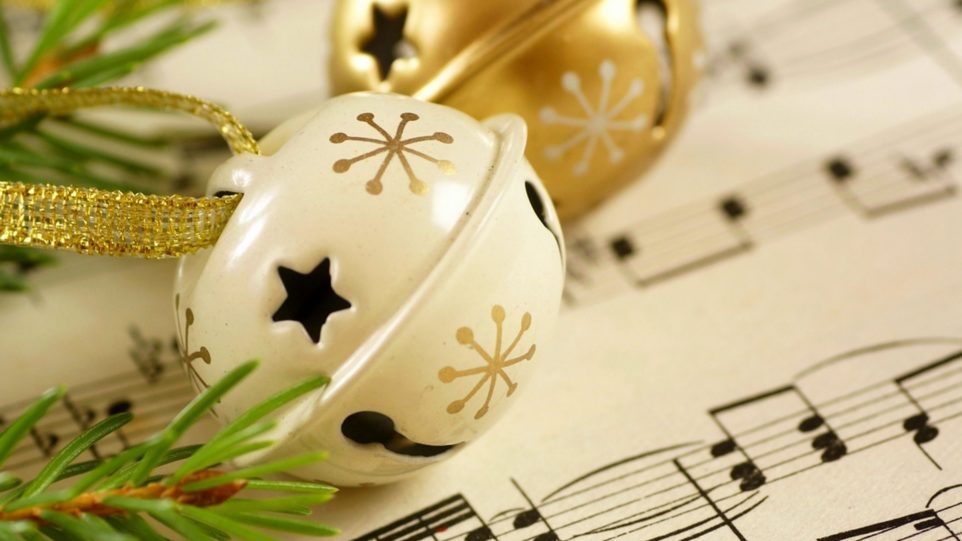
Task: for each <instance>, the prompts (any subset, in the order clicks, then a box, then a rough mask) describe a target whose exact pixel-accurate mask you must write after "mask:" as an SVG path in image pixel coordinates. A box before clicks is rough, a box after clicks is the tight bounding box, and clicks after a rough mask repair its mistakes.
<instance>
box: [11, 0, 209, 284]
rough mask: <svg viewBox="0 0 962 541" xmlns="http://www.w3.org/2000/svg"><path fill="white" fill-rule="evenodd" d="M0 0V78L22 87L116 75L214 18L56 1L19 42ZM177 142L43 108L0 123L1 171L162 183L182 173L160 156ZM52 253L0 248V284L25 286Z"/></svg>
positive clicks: (82, 0)
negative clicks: (167, 168) (109, 42)
mask: <svg viewBox="0 0 962 541" xmlns="http://www.w3.org/2000/svg"><path fill="white" fill-rule="evenodd" d="M3 4H4V0H0V81H3V80H5V81H6V84H7V85H9V86H16V87H24V88H60V87H75V88H79V87H90V86H99V85H103V84H106V83H110V82H112V81H115V80H117V79H119V78H121V77H123V76H126V75H128V74H130V73H132V72H133V71H135V70H136V69H137V67H138V66H140V65H142V64H144V63H145V62H148V61H150V60H152V59H154V58H156V57H158V56H160V55H162V54H163V53H165V52H167V51H169V50H171V49H172V48H174V47H176V46H178V45H180V44H182V43H184V42H186V41H189V40H191V39H193V38H195V37H197V36H199V35H201V34H204V33H206V32H208V31H209V30H211V29H212V28H213V26H214V24H213V23H212V22H200V21H196V20H194V19H193V18H192V17H190V16H188V15H187V13H188V12H187V11H180V12H177V13H174V12H175V10H178V9H180V8H184V7H185V6H186V5H187V4H188V1H187V0H57V1H56V2H55V3H54V4H53V5H52V6H51V8H50V10H49V11H47V12H46V13H45V14H44V15H43V23H42V26H41V28H40V31H39V34H38V35H37V38H36V40H35V41H34V42H33V44H32V45H31V46H30V47H26V48H25V49H26V50H23V51H18V50H16V49H15V47H14V43H13V40H11V36H10V32H9V27H8V24H9V20H8V18H7V15H8V12H7V10H6V9H5V8H4V6H3ZM163 14H167V16H171V15H172V14H173V15H176V16H174V17H172V19H171V22H169V23H168V24H166V25H164V26H162V27H161V28H160V29H159V30H156V31H154V32H153V33H149V34H147V35H145V36H144V37H142V38H140V39H139V40H137V41H136V42H134V43H132V44H130V45H127V46H125V47H123V48H120V49H116V50H110V51H105V50H104V49H102V47H101V45H102V43H103V42H104V40H105V39H107V38H110V37H112V36H114V35H115V34H117V33H118V32H120V31H123V30H127V29H129V28H130V27H131V26H132V25H134V24H137V23H141V22H143V21H145V20H147V19H150V18H153V17H158V16H162V15H163ZM159 20H160V19H158V21H159ZM171 144H172V141H171V140H169V139H164V138H152V137H144V136H142V135H139V134H136V133H134V132H132V131H129V130H126V129H123V128H119V127H116V126H108V125H105V124H100V123H95V122H91V121H89V120H80V119H77V118H74V117H73V116H66V117H59V118H47V117H44V116H38V117H35V118H31V119H28V120H26V121H23V122H20V123H18V124H16V125H14V126H10V127H5V128H0V180H8V181H19V182H28V183H59V184H80V185H86V186H95V187H98V188H103V189H115V190H131V189H135V187H136V190H138V191H148V192H149V191H157V189H158V186H160V187H163V186H164V185H168V186H169V185H172V184H174V183H175V180H176V179H175V175H173V174H170V173H167V172H164V171H162V170H161V169H160V168H158V167H157V166H156V165H154V162H156V161H157V160H155V159H154V158H155V157H156V156H157V155H160V153H163V152H168V151H169V148H170V145H171ZM132 155H133V156H136V157H131V156H132ZM54 262H55V259H54V258H53V257H51V256H49V255H46V254H43V253H41V252H38V251H36V250H32V249H27V250H9V249H6V248H2V249H0V292H3V291H24V290H26V289H27V288H28V282H27V280H26V276H27V274H28V273H29V271H31V270H33V269H35V268H37V267H40V266H45V265H50V264H52V263H54Z"/></svg>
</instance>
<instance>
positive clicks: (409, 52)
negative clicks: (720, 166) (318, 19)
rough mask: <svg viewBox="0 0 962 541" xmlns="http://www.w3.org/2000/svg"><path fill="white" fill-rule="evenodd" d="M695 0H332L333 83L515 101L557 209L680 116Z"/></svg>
mask: <svg viewBox="0 0 962 541" xmlns="http://www.w3.org/2000/svg"><path fill="white" fill-rule="evenodd" d="M696 19H697V13H696V10H695V6H694V2H693V1H692V0H487V1H485V2H454V1H450V0H340V1H339V2H338V4H337V8H336V11H335V14H334V17H333V20H332V22H333V28H332V37H333V40H334V42H333V49H332V58H331V63H330V65H331V85H332V89H333V91H334V93H335V94H340V93H345V92H352V91H357V90H364V89H368V90H378V91H391V92H398V93H402V94H409V95H413V96H415V97H418V98H421V99H424V100H429V101H436V102H440V103H444V104H445V105H449V106H453V107H456V108H458V109H461V110H462V111H465V112H467V113H468V114H471V115H473V116H474V117H476V118H486V117H488V116H491V115H493V114H496V113H502V112H513V113H516V114H519V115H521V116H522V117H524V119H525V121H526V122H527V124H528V130H529V146H528V155H527V157H528V159H529V160H530V161H531V163H532V164H533V165H534V167H535V169H536V170H537V171H538V173H539V175H541V177H542V179H544V183H545V184H546V185H547V187H548V190H549V191H550V193H551V197H552V199H553V200H554V202H555V206H556V207H557V209H558V213H559V215H560V216H561V217H562V218H563V219H570V218H574V217H576V216H578V215H580V214H582V213H584V212H585V211H587V210H589V209H591V208H592V207H594V206H596V205H597V204H599V203H600V202H602V201H603V200H604V199H605V198H607V197H608V196H609V195H611V194H613V193H614V192H616V191H617V190H619V189H620V188H622V187H623V186H625V185H626V184H628V183H630V182H632V181H634V180H636V179H637V178H639V176H640V175H641V174H642V173H643V172H644V171H645V170H646V169H647V168H648V167H649V166H650V165H651V164H652V163H653V161H654V160H655V158H656V157H657V156H658V155H659V154H660V153H661V151H662V150H663V149H664V148H665V146H666V144H667V143H668V142H669V141H670V140H671V139H672V136H673V135H674V134H675V132H677V130H678V127H679V125H680V124H681V122H682V121H683V119H684V117H685V113H686V110H687V102H688V94H689V91H690V90H691V88H692V86H693V84H694V82H695V80H696V77H697V64H699V63H700V57H701V56H702V50H701V40H700V36H699V34H698V31H697V20H696Z"/></svg>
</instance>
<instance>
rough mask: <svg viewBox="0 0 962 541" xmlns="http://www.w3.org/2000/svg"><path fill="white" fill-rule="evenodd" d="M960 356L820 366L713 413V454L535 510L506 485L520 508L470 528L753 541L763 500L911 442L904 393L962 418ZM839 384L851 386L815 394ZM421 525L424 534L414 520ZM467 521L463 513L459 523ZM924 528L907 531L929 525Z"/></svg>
mask: <svg viewBox="0 0 962 541" xmlns="http://www.w3.org/2000/svg"><path fill="white" fill-rule="evenodd" d="M960 346H962V339H959V340H941V339H918V340H904V341H898V342H891V343H884V344H875V345H872V346H868V347H865V348H859V349H856V350H853V351H850V352H847V353H844V354H841V355H838V356H835V357H832V358H829V359H826V360H824V361H821V362H819V363H816V364H815V365H813V367H812V368H811V369H809V370H806V371H805V372H803V373H802V374H800V375H799V377H798V378H796V379H795V381H793V382H792V383H790V384H788V385H784V386H781V387H778V388H775V389H772V390H769V391H766V392H763V393H758V394H754V395H750V396H747V397H745V398H741V399H739V400H735V401H733V402H731V403H728V404H725V405H722V406H719V407H716V408H712V409H710V410H709V411H708V412H707V413H708V415H709V416H710V417H711V418H712V419H713V420H714V421H715V423H716V424H717V426H718V427H719V430H720V431H721V433H722V438H721V439H719V440H716V441H715V442H714V443H709V444H693V443H686V444H680V445H674V446H670V447H665V448H661V449H657V450H653V451H648V452H644V453H640V454H638V455H635V456H631V457H627V458H623V459H620V460H616V461H613V462H611V463H610V464H607V465H605V466H602V467H599V468H596V469H593V470H591V471H589V472H587V473H585V474H583V475H580V476H577V477H575V478H574V479H572V480H570V481H568V482H566V483H564V484H562V485H561V486H560V487H559V488H557V489H555V490H553V491H550V492H549V493H548V494H547V495H546V496H544V497H543V498H541V499H540V500H538V501H535V499H534V498H532V497H530V496H528V494H527V492H526V491H524V490H523V489H522V488H521V485H520V484H519V483H518V482H517V481H515V480H512V484H513V485H514V486H515V488H516V490H517V491H518V493H519V494H521V495H522V502H521V505H519V506H513V507H511V508H510V509H508V510H506V511H502V512H500V513H497V514H495V515H494V516H493V517H492V518H491V520H490V521H489V522H488V523H487V524H485V523H483V522H482V521H480V519H478V521H477V522H474V523H473V524H474V527H475V528H480V527H482V526H483V527H485V528H487V530H479V531H483V532H484V535H488V532H490V535H491V537H490V538H491V539H497V540H499V541H516V540H517V541H521V540H528V541H531V540H533V539H538V541H556V540H571V539H585V540H590V541H612V540H614V539H617V538H625V539H633V540H634V539H644V540H654V539H658V540H669V539H671V540H676V541H680V540H681V539H688V540H692V539H697V538H699V537H704V536H707V535H709V534H710V533H712V532H719V531H726V532H727V533H728V534H729V535H730V536H732V538H734V539H738V540H748V539H751V536H750V532H746V531H745V530H744V529H743V528H742V527H741V526H739V521H740V520H741V519H742V518H743V517H745V516H746V515H748V514H749V513H754V512H758V511H759V510H760V509H764V506H763V504H764V503H765V502H766V501H767V500H768V498H773V497H778V496H779V494H777V493H775V494H766V493H767V492H769V491H772V490H773V486H775V485H777V484H778V483H779V482H780V481H782V480H784V479H788V478H792V477H795V476H798V475H801V474H804V473H805V472H808V471H810V470H812V469H815V468H838V467H845V466H844V465H843V464H845V463H847V461H848V460H850V458H849V457H853V456H856V455H858V454H859V453H861V452H863V451H867V450H869V449H874V448H876V447H878V446H880V445H886V444H893V443H895V442H897V441H899V440H904V439H905V438H906V436H908V435H910V434H912V433H911V432H906V431H905V430H903V429H902V427H901V424H902V420H903V419H905V418H906V417H907V415H906V410H907V409H908V408H912V407H916V406H913V405H912V404H913V403H912V402H910V401H909V400H907V399H906V397H905V395H904V394H903V389H904V392H907V393H911V395H912V396H913V397H915V399H916V401H917V403H918V404H923V405H925V406H926V408H927V409H926V411H927V412H928V414H929V415H930V416H931V417H932V420H931V421H929V422H930V423H931V425H932V426H935V425H936V424H937V423H938V424H944V423H946V422H948V421H949V420H952V419H959V418H962V385H960V384H959V380H960V379H962V368H960V367H959V366H957V365H954V364H953V363H954V362H955V360H956V359H962V350H959V349H958V348H959V347H960ZM949 347H952V348H953V350H952V352H951V353H949V354H938V355H936V356H935V359H934V360H931V356H932V354H933V353H934V352H938V351H944V350H945V349H947V348H949ZM920 359H922V360H921V362H920ZM906 367H908V368H906ZM839 374H844V375H845V380H846V381H848V382H851V384H850V385H848V386H843V387H841V388H840V387H839V386H837V385H836V386H828V385H825V384H824V382H826V381H835V380H837V379H838V378H839ZM828 390H831V392H830V393H827V392H826V391H828ZM816 395H817V398H815V396H816ZM920 398H921V400H919V399H920ZM913 437H914V436H913ZM843 458H845V460H842V459H843ZM782 496H784V495H782ZM455 501H457V502H461V503H457V505H460V506H461V509H466V507H465V506H466V505H467V504H466V503H464V498H463V496H461V495H458V496H456V497H452V498H448V499H446V500H444V501H443V502H441V503H439V504H435V506H432V507H429V508H427V509H426V510H423V511H421V512H419V513H415V514H413V515H410V516H409V517H406V518H405V519H404V520H402V521H398V522H397V523H393V524H392V525H390V528H388V527H385V528H381V529H379V530H376V532H380V533H377V535H374V533H373V532H372V534H369V535H368V536H365V537H362V538H359V540H364V541H373V540H375V539H378V540H380V541H384V540H385V539H387V537H386V533H387V532H389V531H405V532H408V530H398V529H399V528H401V525H402V524H406V525H407V526H406V528H411V529H410V532H412V535H413V532H415V531H418V532H430V531H432V530H431V524H433V523H432V522H431V520H436V519H432V518H431V517H434V516H435V513H436V512H437V509H440V508H446V507H445V506H451V505H455V503H453V502H455ZM445 502H446V503H445ZM959 507H960V508H962V504H959ZM960 512H962V510H960ZM455 514H456V513H452V516H453V515H455ZM419 516H420V517H421V520H422V521H427V522H426V524H427V526H425V525H424V524H421V523H420V522H418V521H417V520H416V518H417V517H419ZM475 517H477V514H476V513H474V512H473V509H472V511H471V513H470V514H466V515H465V518H463V519H462V520H467V519H468V518H472V519H473V518H475ZM924 518H925V517H921V516H920V518H919V519H918V520H917V521H915V522H912V523H913V524H923V525H931V524H934V523H932V522H926V521H925V520H923V519H924ZM928 518H931V517H928ZM905 520H907V521H908V519H905ZM909 522H911V521H909ZM909 522H906V523H905V524H909ZM415 524H421V525H420V526H417V528H415ZM926 527H928V526H926ZM418 528H420V529H418ZM405 535H408V534H407V533H405ZM419 535H420V534H419ZM423 536H427V534H424V535H423ZM477 536H479V537H480V536H481V534H480V533H479V534H477ZM453 538H454V537H451V536H449V537H446V538H444V539H442V540H440V541H447V540H450V539H453ZM853 538H854V537H853ZM837 539H846V538H842V537H840V538H837Z"/></svg>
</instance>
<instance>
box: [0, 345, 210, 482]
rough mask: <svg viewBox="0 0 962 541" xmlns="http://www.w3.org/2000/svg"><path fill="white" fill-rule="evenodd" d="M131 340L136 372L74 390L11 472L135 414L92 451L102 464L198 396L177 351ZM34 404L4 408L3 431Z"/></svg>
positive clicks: (25, 445) (24, 446) (14, 458)
mask: <svg viewBox="0 0 962 541" xmlns="http://www.w3.org/2000/svg"><path fill="white" fill-rule="evenodd" d="M131 337H132V338H133V339H134V347H133V349H132V350H131V351H130V352H129V353H130V356H131V360H132V361H133V363H134V365H135V366H136V370H134V371H130V372H125V373H117V374H112V375H109V376H106V377H103V378H101V379H99V380H94V381H91V382H89V383H85V384H82V385H78V386H75V387H72V388H71V389H69V390H68V393H67V394H66V395H65V397H64V399H63V400H62V401H61V402H60V403H58V404H57V405H55V406H54V407H53V408H51V410H50V412H49V413H48V415H47V416H46V417H45V418H44V419H43V421H42V422H41V423H40V424H38V425H37V427H35V428H34V429H33V431H32V432H31V436H32V438H30V439H28V440H25V441H24V442H22V443H21V444H20V445H19V446H18V447H17V448H16V449H15V450H14V451H13V452H12V453H11V460H10V464H9V469H10V470H11V471H14V472H17V471H20V470H25V469H28V468H30V467H33V466H37V465H40V464H42V463H43V462H44V461H45V459H46V458H47V457H49V456H51V455H52V454H53V453H55V452H56V451H57V449H58V448H59V447H60V446H62V445H64V444H65V443H66V442H68V441H70V440H71V439H72V438H74V437H76V436H77V435H78V434H80V432H81V431H82V430H83V429H84V428H85V427H86V426H89V425H90V424H92V423H94V422H96V421H97V420H99V419H100V418H103V417H106V416H107V415H110V414H114V413H120V412H123V411H132V412H134V414H135V417H134V420H133V421H132V422H131V423H130V424H128V425H127V426H125V427H124V428H123V429H121V430H119V431H118V432H117V433H115V435H114V437H113V438H111V439H108V440H104V441H101V442H98V444H97V445H96V446H93V447H92V448H91V449H90V450H89V451H88V454H90V456H91V458H93V459H101V458H103V456H105V455H109V454H112V452H114V451H116V450H117V449H123V448H126V447H128V446H129V445H130V444H131V442H132V441H139V440H140V439H142V438H143V437H146V436H149V435H150V434H153V433H155V432H157V431H158V430H160V429H162V428H163V427H164V426H165V425H166V424H167V422H168V420H169V418H170V417H171V416H172V415H173V414H174V413H176V412H177V411H178V410H180V408H182V407H183V405H184V404H186V403H187V402H188V401H189V400H190V399H191V398H192V397H193V396H194V392H193V390H192V388H191V386H190V383H189V382H188V381H187V379H186V378H185V377H184V376H183V370H182V368H181V366H180V359H179V353H177V352H176V350H175V349H173V348H172V347H171V348H165V347H163V344H164V341H161V340H146V339H144V338H143V337H142V336H140V334H139V333H138V332H136V330H132V331H131ZM31 402H32V400H30V399H27V400H21V401H17V402H13V403H9V404H5V405H3V406H2V408H0V426H2V425H3V420H4V419H5V418H7V419H9V418H12V417H13V416H15V415H17V414H18V413H19V411H21V410H22V409H24V408H25V407H26V406H28V405H29V404H30V403H31Z"/></svg>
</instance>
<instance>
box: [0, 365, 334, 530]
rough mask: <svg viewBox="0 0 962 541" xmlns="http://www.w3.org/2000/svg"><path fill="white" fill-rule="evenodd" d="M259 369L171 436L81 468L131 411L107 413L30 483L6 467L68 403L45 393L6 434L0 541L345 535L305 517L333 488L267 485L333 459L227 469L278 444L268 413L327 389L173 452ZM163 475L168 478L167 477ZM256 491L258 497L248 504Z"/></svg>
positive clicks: (234, 378) (236, 376)
mask: <svg viewBox="0 0 962 541" xmlns="http://www.w3.org/2000/svg"><path fill="white" fill-rule="evenodd" d="M256 367H257V363H256V362H253V361H252V362H249V363H246V364H244V365H241V366H239V367H238V368H236V369H234V370H233V371H231V372H230V373H228V374H227V375H226V376H224V378H223V379H221V380H220V381H218V382H217V383H215V384H214V385H212V386H211V387H210V388H208V389H207V390H205V391H204V392H202V393H200V394H199V395H198V396H197V397H196V398H195V399H194V400H193V401H192V402H191V403H190V404H188V405H187V406H185V407H184V409H183V410H181V411H180V413H179V414H177V415H176V416H175V417H174V419H173V420H172V421H171V422H170V424H169V425H168V426H167V428H165V429H164V430H162V431H160V432H159V433H157V434H156V435H154V436H153V437H151V438H149V439H147V440H146V441H144V442H143V443H141V444H139V445H135V446H133V447H130V448H128V449H126V450H124V451H121V452H119V453H118V454H116V455H114V456H113V457H110V458H107V459H104V460H95V461H88V462H79V463H78V462H76V460H77V458H78V457H79V456H80V455H81V454H83V453H84V452H85V451H87V450H88V449H90V448H91V447H92V446H94V445H95V444H96V443H97V442H98V441H100V440H101V439H103V438H104V437H106V436H109V435H110V434H112V433H114V432H116V431H117V430H119V429H121V428H122V427H123V426H124V425H126V424H127V423H129V422H130V421H131V420H132V418H133V415H132V414H130V413H121V414H117V415H113V416H111V417H108V418H106V419H104V420H102V421H100V422H99V423H97V424H95V425H93V426H91V427H90V428H88V429H87V430H85V431H83V432H82V433H81V434H80V435H78V436H77V437H76V438H74V439H73V440H72V441H70V442H69V443H67V444H66V445H65V446H64V447H63V448H62V449H61V450H60V451H59V452H58V453H57V454H55V455H54V456H52V457H50V459H49V461H48V462H47V464H46V466H45V467H44V468H43V469H42V470H41V471H40V473H38V474H37V475H36V477H34V478H33V479H31V480H29V481H23V480H21V479H19V478H17V477H16V476H15V475H14V474H13V473H12V472H8V471H5V470H3V464H4V461H5V460H6V459H7V458H9V457H10V455H11V453H12V452H13V450H14V448H15V447H16V446H17V444H18V443H20V442H21V441H22V440H23V439H24V438H25V437H26V436H27V435H28V434H29V433H30V432H31V430H32V429H34V428H35V427H36V425H37V423H38V422H39V421H40V420H41V419H43V418H44V416H45V415H46V414H47V412H48V411H49V410H50V408H51V407H52V406H53V405H54V404H56V403H57V402H58V401H60V400H61V399H62V398H63V396H64V394H65V390H64V388H63V387H56V388H53V389H50V390H48V391H47V392H45V393H43V395H42V396H41V397H40V398H39V399H37V400H36V401H35V402H34V403H33V404H31V405H30V406H28V407H27V408H26V409H25V410H24V411H23V413H21V415H20V416H19V417H18V418H17V419H15V420H14V421H13V422H11V423H10V424H9V425H8V426H7V428H6V429H5V430H4V431H3V432H2V433H0V541H14V540H16V541H36V540H53V541H94V540H96V541H101V540H104V541H114V540H116V541H136V540H149V541H156V540H164V539H168V538H167V537H166V536H165V535H168V534H166V533H162V532H161V529H162V528H166V530H167V531H169V532H174V533H176V534H179V535H180V536H183V537H184V538H185V539H189V540H191V541H206V540H226V539H241V540H244V541H271V540H273V539H275V538H274V537H272V536H271V535H270V534H269V533H267V532H268V531H274V532H293V533H298V534H302V535H309V536H329V535H334V534H336V533H337V530H335V529H333V528H331V527H328V526H324V525H321V524H318V523H316V522H314V521H311V520H308V519H304V518H297V515H309V514H310V513H311V508H312V506H315V505H318V504H322V503H324V502H326V501H327V500H329V499H330V498H331V496H332V495H333V493H334V492H335V490H336V489H335V488H333V487H331V486H328V485H324V484H320V483H313V482H299V481H285V480H269V479H263V477H264V476H266V475H270V474H274V473H280V472H285V471H289V470H291V469H294V468H298V467H301V466H305V465H308V464H312V463H315V462H317V461H320V460H323V459H324V458H325V456H326V455H325V453H310V454H306V455H300V456H294V457H290V458H283V459H280V460H277V461H274V462H268V463H264V464H257V465H254V466H249V467H244V468H240V469H236V470H234V471H223V470H222V469H221V464H223V463H225V462H228V461H230V460H233V459H235V458H238V457H240V456H243V455H246V454H249V453H251V452H254V451H258V450H262V449H265V448H267V447H269V446H271V445H272V443H273V442H272V441H270V440H268V439H266V435H267V434H268V433H269V432H270V431H271V430H272V429H273V428H274V427H275V422H274V421H273V420H270V419H269V417H270V415H271V414H272V413H274V412H276V411H277V410H278V409H279V408H281V407H283V406H285V405H287V404H290V403H291V402H292V401H293V400H295V399H297V398H298V397H301V396H303V395H305V394H306V393H308V392H311V391H314V390H316V389H319V388H321V387H323V386H324V385H326V384H327V382H328V379H327V378H326V377H322V376H319V377H314V378H311V379H308V380H306V381H304V382H302V383H300V384H298V385H295V386H294V387H291V388H290V389H287V390H285V391H282V392H280V393H278V394H277V395H275V396H273V397H271V398H269V399H267V400H265V401H264V402H262V403H260V404H258V405H256V406H254V407H253V408H252V409H250V410H248V411H247V412H246V413H244V414H243V415H241V416H240V417H238V418H237V419H236V420H235V421H233V422H231V423H230V424H227V425H226V426H224V427H223V428H222V429H221V430H220V431H219V432H218V433H217V434H216V435H214V436H213V437H212V438H211V439H210V440H209V441H208V442H207V443H205V444H203V445H195V446H186V447H175V445H176V444H177V441H178V440H179V439H180V438H181V436H183V434H184V433H185V432H186V431H187V430H188V429H189V428H190V427H191V426H193V425H194V424H195V423H196V422H197V421H198V420H199V419H200V418H201V417H202V416H203V415H204V414H205V413H207V411H208V410H209V409H210V408H211V407H212V406H213V405H215V404H216V403H217V402H218V401H220V400H221V398H223V397H224V395H225V394H227V392H228V391H230V390H231V389H233V388H234V387H235V386H236V385H237V384H238V383H240V382H241V381H243V380H244V379H245V378H246V377H247V376H249V375H250V374H251V373H252V372H253V371H254V370H255V369H256ZM159 472H163V473H159ZM248 492H253V493H254V494H255V495H256V496H257V497H255V498H241V497H238V495H244V494H247V493H248Z"/></svg>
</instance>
